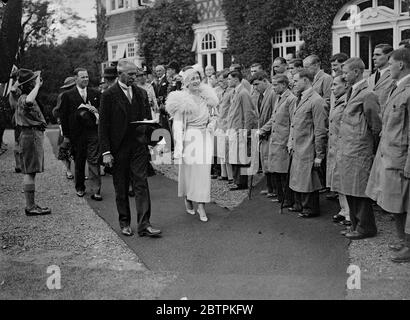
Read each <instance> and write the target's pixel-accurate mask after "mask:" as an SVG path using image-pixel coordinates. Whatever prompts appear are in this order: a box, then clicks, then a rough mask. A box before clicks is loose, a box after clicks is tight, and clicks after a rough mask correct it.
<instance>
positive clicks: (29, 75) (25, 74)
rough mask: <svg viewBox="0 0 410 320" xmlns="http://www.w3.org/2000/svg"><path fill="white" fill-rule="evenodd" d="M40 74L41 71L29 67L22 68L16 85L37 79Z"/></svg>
mask: <svg viewBox="0 0 410 320" xmlns="http://www.w3.org/2000/svg"><path fill="white" fill-rule="evenodd" d="M39 75H40V71H36V72H33V71H31V70H29V69H20V70H19V71H18V75H17V83H16V86H18V87H20V86H22V85H23V84H26V83H27V82H30V81H32V80H34V79H36V78H37V77H38V76H39Z"/></svg>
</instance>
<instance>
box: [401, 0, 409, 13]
mask: <svg viewBox="0 0 410 320" xmlns="http://www.w3.org/2000/svg"><path fill="white" fill-rule="evenodd" d="M409 11H410V3H409V2H408V0H401V13H407V12H409Z"/></svg>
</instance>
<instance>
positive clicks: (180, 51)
mask: <svg viewBox="0 0 410 320" xmlns="http://www.w3.org/2000/svg"><path fill="white" fill-rule="evenodd" d="M136 19H137V23H138V24H139V32H138V40H139V43H140V54H141V55H142V56H143V57H145V61H146V64H147V65H148V66H153V65H156V64H166V63H169V62H170V61H177V62H178V63H179V64H180V65H181V66H186V65H192V64H194V63H195V53H194V52H192V44H193V43H194V30H193V28H192V27H193V25H194V24H195V23H198V10H197V7H196V4H195V1H194V0H173V1H171V0H160V1H157V2H156V3H155V5H154V7H152V8H147V9H144V10H138V13H137V15H136Z"/></svg>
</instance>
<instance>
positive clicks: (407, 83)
mask: <svg viewBox="0 0 410 320" xmlns="http://www.w3.org/2000/svg"><path fill="white" fill-rule="evenodd" d="M409 87H410V79H407V80H406V81H404V82H403V83H401V84H400V85H399V86H398V87H397V89H396V90H394V92H393V94H392V95H391V96H390V99H389V100H391V99H394V98H395V97H396V96H398V95H399V94H400V93H402V92H403V91H405V90H409Z"/></svg>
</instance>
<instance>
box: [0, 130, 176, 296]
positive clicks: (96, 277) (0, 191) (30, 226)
mask: <svg viewBox="0 0 410 320" xmlns="http://www.w3.org/2000/svg"><path fill="white" fill-rule="evenodd" d="M4 138H5V141H6V143H7V144H8V145H9V146H11V145H12V142H13V132H12V131H6V133H5V137H4ZM44 147H45V168H46V170H45V172H44V173H42V174H39V175H38V176H37V182H36V184H37V192H36V200H37V202H38V203H39V204H40V205H43V206H48V207H50V208H51V210H52V215H50V216H45V217H27V216H26V215H25V214H24V206H25V202H24V194H23V193H22V175H20V174H16V173H14V156H13V151H12V150H11V148H9V150H8V151H7V152H6V153H4V154H3V155H2V156H1V157H0V177H1V180H0V235H1V237H0V240H1V247H0V258H1V259H0V289H1V290H0V299H10V298H12V299H31V298H40V299H43V298H44V299H47V298H65V299H71V298H78V292H80V291H81V292H82V294H81V297H82V298H92V299H99V298H105V299H107V298H108V299H110V298H123V299H127V298H147V297H148V298H155V296H158V295H159V292H160V290H162V288H163V286H164V285H165V283H166V282H167V279H171V278H172V277H171V276H168V275H164V276H162V275H160V276H158V277H156V278H155V279H156V280H155V279H154V277H153V275H149V276H144V277H142V276H141V275H142V274H145V273H147V272H148V271H147V269H146V268H145V266H144V265H143V264H142V263H141V261H140V260H139V259H138V257H137V256H136V255H135V254H134V253H133V252H132V251H131V250H130V249H129V248H128V247H127V246H126V245H125V243H124V242H123V241H122V240H121V239H119V238H118V236H117V235H116V234H115V233H114V231H113V230H112V229H111V228H110V227H109V226H108V225H107V224H106V223H105V222H104V221H103V220H101V219H100V218H99V217H98V216H97V215H96V214H95V213H94V212H93V210H92V209H91V208H90V207H89V206H88V204H87V202H86V200H85V199H81V198H78V197H77V196H76V195H75V193H74V186H73V185H72V184H73V182H72V181H69V180H67V179H66V178H65V171H64V167H63V165H62V163H61V162H60V161H58V160H56V158H55V156H54V154H53V152H52V147H51V145H50V143H49V140H48V139H47V138H46V139H45V144H44ZM50 265H57V266H59V267H60V268H61V269H62V268H65V270H66V272H65V273H64V272H63V271H62V280H66V282H65V283H68V282H70V289H69V290H65V291H64V293H62V294H59V295H57V296H56V294H55V293H50V292H49V290H46V291H44V288H45V279H46V278H47V276H48V275H47V274H46V269H47V267H48V266H50ZM10 271H11V272H10ZM104 275H107V276H104ZM108 275H111V276H108ZM131 275H133V276H134V277H130V276H131ZM64 277H65V278H64ZM70 277H71V278H73V279H74V281H69V279H70ZM38 279H42V281H43V280H44V282H43V284H42V289H41V290H40V288H39V287H38V283H37V280H38ZM142 282H146V283H145V284H148V283H150V285H148V286H145V287H144V288H143V287H141V283H142ZM162 282H164V284H162ZM137 283H139V285H138V286H137ZM20 287H21V288H25V290H23V291H22V290H20V289H19V290H17V288H20ZM116 287H117V289H118V290H117V291H116V290H113V288H116ZM82 288H84V290H83V289H82ZM96 288H98V290H96ZM46 289H47V288H46Z"/></svg>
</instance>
